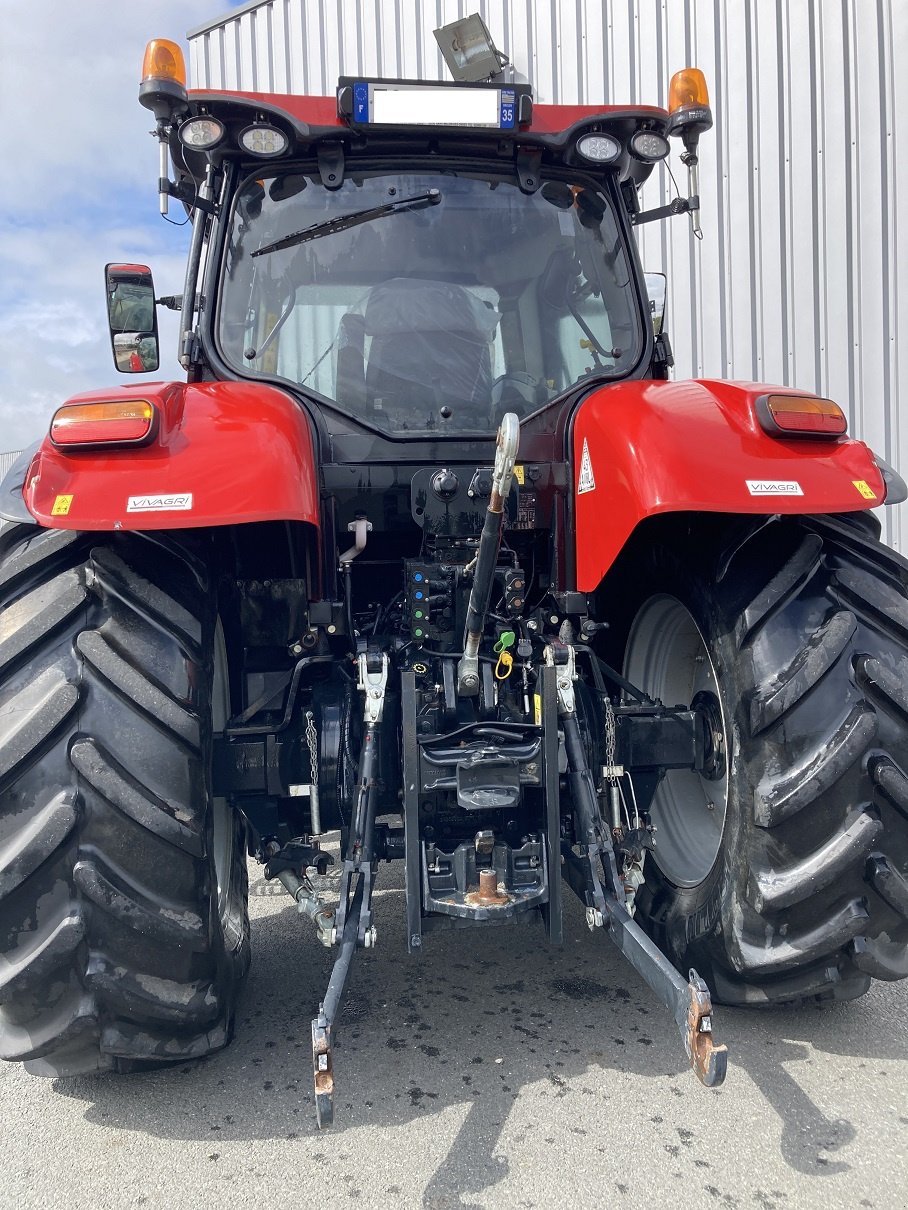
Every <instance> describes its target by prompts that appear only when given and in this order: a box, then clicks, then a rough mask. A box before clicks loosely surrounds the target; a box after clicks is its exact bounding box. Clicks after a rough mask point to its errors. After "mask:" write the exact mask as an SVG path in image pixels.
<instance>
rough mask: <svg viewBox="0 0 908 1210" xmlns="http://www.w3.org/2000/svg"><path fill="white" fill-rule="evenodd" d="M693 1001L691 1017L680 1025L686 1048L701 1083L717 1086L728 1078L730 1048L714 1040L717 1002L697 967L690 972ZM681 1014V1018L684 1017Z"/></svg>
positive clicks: (690, 992) (690, 1002)
mask: <svg viewBox="0 0 908 1210" xmlns="http://www.w3.org/2000/svg"><path fill="white" fill-rule="evenodd" d="M687 987H688V992H689V996H690V999H689V1003H688V1008H687V1016H686V1018H685V1019H684V1023H683V1025H682V1022H681V1020H679V1021H678V1025H679V1027H681V1032H682V1035H683V1037H684V1049H685V1050H686V1051H687V1057H688V1058H689V1059H690V1065H691V1067H692V1068H693V1069H694V1071H695V1072H696V1075H697V1079H698V1080H699V1081H700V1083H701V1084H705V1085H706V1087H707V1088H715V1087H716V1086H717V1085H719V1084H721V1083H722V1081H723V1080H724V1079H725V1071H726V1067H727V1065H728V1047H727V1046H716V1045H715V1043H714V1042H713V1005H712V1000H711V998H710V995H709V988H708V987H707V986H706V984H705V983H704V982H703V980H702V979H701V978H700V976H699V975H698V974H697V972H696V971H695V970H691V971H690V973H689V975H688V984H687ZM680 1015H681V1014H680V1013H679V1017H680Z"/></svg>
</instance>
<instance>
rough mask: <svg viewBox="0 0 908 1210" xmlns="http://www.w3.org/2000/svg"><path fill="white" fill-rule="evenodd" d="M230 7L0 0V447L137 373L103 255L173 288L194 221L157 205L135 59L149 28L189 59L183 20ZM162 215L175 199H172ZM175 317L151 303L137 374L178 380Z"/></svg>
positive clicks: (221, 1) (178, 285)
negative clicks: (124, 364)
mask: <svg viewBox="0 0 908 1210" xmlns="http://www.w3.org/2000/svg"><path fill="white" fill-rule="evenodd" d="M232 7H236V4H235V3H234V4H231V3H229V0H145V2H144V3H142V4H132V3H129V2H128V0H127V2H125V3H124V2H123V0H0V120H2V123H3V132H4V152H5V154H4V160H5V163H4V169H5V171H4V179H3V187H2V191H3V197H4V201H3V205H2V207H0V451H4V450H13V449H20V448H22V447H23V446H24V445H26V444H27V443H29V442H31V441H36V440H37V439H38V438H40V437H41V436H42V435H43V434H44V433H45V432H46V431H47V427H48V424H49V421H50V417H51V415H52V414H53V412H54V410H55V409H56V408H57V407H58V406H59V405H60V404H61V403H63V402H64V401H65V400H66V399H68V398H69V397H70V396H72V395H74V394H77V393H78V392H80V391H84V390H90V389H93V388H95V387H105V386H114V385H122V384H124V383H125V382H141V381H143V378H142V376H140V375H122V374H118V373H117V371H116V370H115V369H114V365H113V359H112V356H111V351H110V337H109V334H108V330H107V320H106V315H105V301H104V266H105V264H107V263H108V262H109V261H126V262H137V263H142V264H147V265H149V266H150V267H151V268H152V270H153V272H154V278H155V289H156V292H157V294H158V295H161V294H179V293H180V292H181V291H182V288H183V270H184V264H185V256H186V249H187V247H188V244H189V233H190V228H189V227H188V226H186V227H183V228H179V227H175V226H172V225H170V224H168V223H166V222H165V221H164V219H162V218H161V217H160V215H159V214H158V197H157V192H156V188H157V177H158V167H157V163H158V150H157V143H156V142H155V140H154V139H153V138H151V137H150V135H149V131H150V130H151V129H152V127H153V125H154V119H153V118H152V116H151V114H150V113H149V111H148V110H146V109H143V107H142V106H141V105H140V104H139V102H138V86H139V80H140V78H141V68H142V56H143V54H144V51H145V44H146V42H147V41H148V40H149V39H150V38H154V37H160V38H171V39H173V40H174V41H175V42H178V43H180V44H181V45H182V47H183V51H184V54H185V55H186V57H187V65H188V47H187V43H186V38H185V35H186V31H187V30H188V29H193V28H195V27H196V26H198V25H200V24H202V23H203V22H205V21H208V20H213V19H214V18H216V17H218V16H219V15H220V14H222V13H224V12H227V11H229V10H230V9H231V8H232ZM190 83H191V81H190ZM170 217H171V218H173V219H176V220H180V219H182V218H183V217H184V211H183V209H182V207H181V206H179V205H178V204H176V203H174V202H172V203H171V214H170ZM177 320H178V316H177V315H176V313H174V312H170V311H165V310H163V309H160V308H159V311H158V322H159V326H160V333H161V367H160V370H159V371H158V373H156V374H154V375H146V376H145V377H151V378H162V377H164V378H182V377H185V375H184V374H183V372H182V371H181V370H180V367H179V365H178V363H177V360H176V342H177V336H176V331H177V330H176V324H177Z"/></svg>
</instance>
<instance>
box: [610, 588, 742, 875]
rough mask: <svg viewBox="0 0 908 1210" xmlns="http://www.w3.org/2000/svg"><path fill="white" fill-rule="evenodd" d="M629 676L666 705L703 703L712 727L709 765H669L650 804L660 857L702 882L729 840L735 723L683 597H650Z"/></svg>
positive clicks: (672, 869)
mask: <svg viewBox="0 0 908 1210" xmlns="http://www.w3.org/2000/svg"><path fill="white" fill-rule="evenodd" d="M624 675H625V676H626V677H627V678H628V680H629V681H631V683H632V684H634V685H637V686H638V687H639V688H641V689H645V690H646V692H647V693H648V694H649V695H650V696H651V697H653V698H657V699H658V700H659V701H661V702H663V703H664V704H665V705H666V706H679V705H680V706H683V707H684V708H685V709H689V708H691V707H692V708H694V709H696V710H697V711H698V714H699V716H700V718H701V719H702V720H703V722H704V725H705V727H706V731H707V738H706V744H705V752H706V761H705V765H704V772H703V773H702V774H701V773H698V772H697V771H696V770H693V769H669V770H668V771H667V772H666V774H665V776H664V777H663V779H662V781H661V782H660V783H659V788H658V789H657V791H656V794H655V797H654V799H653V802H652V806H651V807H650V815H651V818H652V822H653V824H654V826H655V828H656V848H655V851H654V853H653V859H654V860H655V862H656V864H657V865H658V867H659V869H660V870H661V871H662V872H663V873H664V874H665V876H666V877H667V878H669V879H670V880H671V881H672V882H673V883H674V884H675V885H676V886H679V887H692V886H697V885H698V884H699V883H701V882H702V881H703V880H704V878H706V876H707V875H708V874H709V872H710V870H711V869H712V867H713V865H714V864H715V861H716V858H717V857H718V855H719V849H720V847H721V844H722V833H723V829H724V827H725V815H726V811H727V805H728V768H727V761H726V744H725V736H726V735H727V734H728V728H727V727H726V725H725V715H724V712H723V710H722V705H721V694H720V692H719V679H718V677H717V675H716V670H715V666H714V665H713V662H712V659H711V658H710V654H709V650H708V648H707V646H706V643H705V641H704V639H703V635H702V634H701V632H700V629H699V627H698V626H697V623H696V622H695V621H694V618H693V616H692V615H691V613H690V611H689V610H688V609H687V608H686V607H685V606H684V605H682V603H681V602H680V601H679V600H678V599H677V598H676V597H672V596H667V595H659V596H655V597H650V599H649V600H648V601H646V602H645V604H644V605H643V607H642V608H641V610H640V612H639V613H638V614H637V617H636V618H635V620H634V624H633V626H632V627H631V633H630V635H629V637H628V643H627V654H626V656H625V662H624Z"/></svg>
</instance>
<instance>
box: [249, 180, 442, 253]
mask: <svg viewBox="0 0 908 1210" xmlns="http://www.w3.org/2000/svg"><path fill="white" fill-rule="evenodd" d="M440 201H441V191H440V190H439V189H429V190H427V191H426V192H425V193H417V194H415V195H414V196H413V197H399V198H395V199H394V201H393V202H385V204H384V205H383V206H370V207H369V209H368V210H354V211H352V212H351V213H350V214H339V215H338V216H337V218H329V219H325V221H324V222H321V223H313V225H312V226H311V227H304V228H303V229H302V230H301V231H294V232H292V234H290V235H284V236H282V237H281V239H276V240H274V242H273V243H270V244H265V245H263V246H262V247H261V248H256V250H255V252H253V253H252V254H251V255H252V256H264V255H265V254H266V253H267V252H280V250H281V249H282V248H293V247H295V246H296V245H297V244H307V243H308V242H309V240H311V239H320V238H321V237H322V236H323V235H334V234H335V232H337V231H346V230H347V228H348V227H358V226H359V225H360V223H371V222H372V220H373V219H376V218H384V216H385V215H386V214H397V213H402V212H404V211H407V210H422V209H424V208H425V207H426V206H437V205H438V203H439V202H440Z"/></svg>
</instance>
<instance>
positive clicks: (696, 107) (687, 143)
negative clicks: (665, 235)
mask: <svg viewBox="0 0 908 1210" xmlns="http://www.w3.org/2000/svg"><path fill="white" fill-rule="evenodd" d="M668 112H669V119H668V129H667V131H666V133H667V134H669V135H672V136H675V137H677V138H680V139H681V141H682V143H683V144H684V151H683V153H682V155H681V163H682V164H686V165H687V186H688V189H687V191H688V193H689V195H690V196H689V198H688V205H689V210H690V217H691V227H692V229H693V232H694V235H695V236H696V237H697V239H702V238H703V232H702V231H701V229H700V213H699V211H700V171H699V161H698V159H697V146H698V144H699V142H700V135H701V134H703V132H704V131H705V130H709V128H710V127H711V126H712V124H713V115H712V110H711V109H710V108H709V90H708V89H707V87H706V77H705V76H704V74H703V72H702V71H700V69H699V68H698V67H685V68H684V69H683V70H682V71H676V72H675V74H674V75H673V76H672V78H671V82H670V83H669V86H668Z"/></svg>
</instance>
